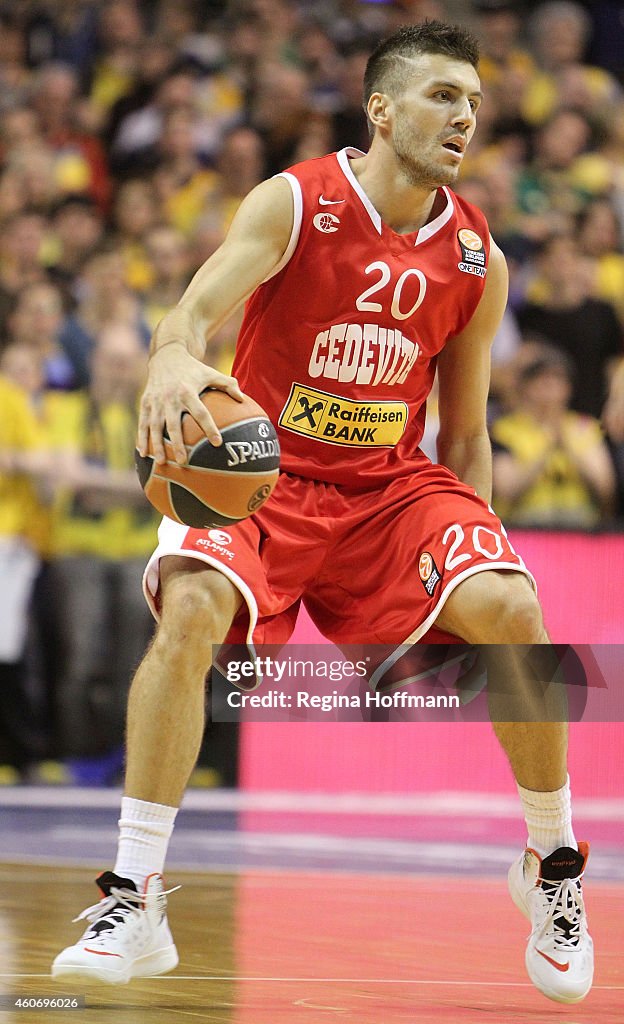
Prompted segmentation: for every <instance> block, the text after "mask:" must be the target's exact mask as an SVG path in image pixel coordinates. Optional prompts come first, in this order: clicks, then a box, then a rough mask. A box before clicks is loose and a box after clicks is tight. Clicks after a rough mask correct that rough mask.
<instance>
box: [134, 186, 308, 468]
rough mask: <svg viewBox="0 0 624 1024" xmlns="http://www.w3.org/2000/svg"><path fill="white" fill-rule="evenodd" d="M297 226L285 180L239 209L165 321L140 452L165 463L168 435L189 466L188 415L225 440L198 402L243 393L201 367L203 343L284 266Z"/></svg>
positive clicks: (157, 339) (153, 360) (158, 334)
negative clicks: (213, 393) (211, 391)
mask: <svg viewBox="0 0 624 1024" xmlns="http://www.w3.org/2000/svg"><path fill="white" fill-rule="evenodd" d="M293 218H294V204H293V198H292V190H291V188H290V185H289V184H288V182H287V181H286V180H285V179H284V178H270V179H269V180H268V181H264V182H262V184H260V185H258V186H257V187H256V188H255V189H253V191H252V192H250V193H249V195H248V196H246V198H245V199H244V200H243V202H242V203H241V205H240V207H239V209H238V211H237V213H236V216H235V217H234V220H233V221H232V225H231V227H230V230H229V232H228V234H227V237H226V239H225V241H224V242H223V244H222V245H221V246H220V247H219V248H218V249H217V251H216V252H214V253H213V254H212V256H211V257H210V258H209V259H208V260H206V262H205V263H204V264H203V266H201V267H200V269H199V270H198V271H197V273H196V274H195V276H194V278H193V280H192V281H191V283H190V284H189V286H188V288H187V289H186V291H185V293H184V295H183V296H182V298H181V299H180V301H179V303H178V305H177V306H175V307H174V308H173V309H172V310H170V311H169V313H167V314H166V316H165V317H164V318H163V319H162V320H161V322H160V323H159V325H158V327H157V328H156V331H155V332H154V336H153V338H152V342H151V346H150V359H149V366H148V378H147V383H146V386H145V390H144V392H143V396H142V399H141V408H140V413H139V428H138V436H137V447H138V449H139V451H140V453H141V454H142V455H145V454H147V451H148V446H151V451H152V453H153V455H154V457H155V459H156V462H164V461H165V451H164V446H163V430H164V428H165V427H166V428H167V432H168V434H169V437H170V438H171V442H172V445H173V449H174V452H175V457H176V461H177V462H178V463H180V464H181V465H182V464H183V463H185V462H186V449H185V447H184V443H183V440H182V429H181V417H182V413H183V412H189V413H190V414H191V416H192V417H193V418H194V419H195V420H196V421H197V423H198V424H199V426H200V427H201V428H202V430H203V431H204V433H205V434H206V436H207V437H208V439H209V440H210V441H211V442H212V444H220V443H221V437H220V434H219V431H218V430H217V428H216V426H215V423H214V420H213V419H212V416H211V415H210V413H209V412H208V411H207V409H206V408H205V406H204V405H203V403H202V402H201V401H200V400H199V397H198V396H199V393H200V392H201V391H203V390H204V388H207V387H211V388H217V389H219V390H220V391H226V392H227V393H228V394H229V395H231V396H232V398H237V399H240V397H241V393H240V390H239V387H238V384H237V382H236V381H235V380H234V378H233V377H228V376H226V375H225V374H223V373H219V371H218V370H215V369H214V368H212V367H210V366H207V365H206V364H205V363H204V362H203V358H204V352H205V348H206V342H207V341H208V340H209V339H210V338H211V337H212V335H213V334H214V333H215V332H216V331H217V330H218V329H219V327H220V326H221V325H222V324H223V323H224V322H225V321H226V320H227V319H228V317H229V316H231V315H232V313H234V311H235V310H236V309H238V307H239V306H240V305H242V303H243V302H245V300H246V299H247V298H249V296H250V295H251V294H252V292H254V291H255V289H256V288H257V287H258V285H259V284H261V283H262V281H264V280H265V279H266V278H267V277H268V276H269V275H270V274H271V272H272V271H273V270H275V268H276V266H277V265H278V263H279V262H280V260H281V258H282V256H283V255H284V253H285V251H286V248H287V246H288V243H289V241H290V237H291V233H292V227H293Z"/></svg>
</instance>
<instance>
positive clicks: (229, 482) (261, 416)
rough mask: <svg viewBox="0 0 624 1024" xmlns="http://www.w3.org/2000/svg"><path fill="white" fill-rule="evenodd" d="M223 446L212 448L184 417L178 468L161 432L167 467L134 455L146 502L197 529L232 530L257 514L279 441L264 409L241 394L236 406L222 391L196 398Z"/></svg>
mask: <svg viewBox="0 0 624 1024" xmlns="http://www.w3.org/2000/svg"><path fill="white" fill-rule="evenodd" d="M200 397H201V400H202V402H203V403H204V405H205V406H206V408H207V409H208V411H209V412H210V414H211V416H212V418H213V419H214V421H215V423H216V425H217V427H218V428H219V431H220V432H221V436H222V438H223V444H221V445H219V446H218V447H215V446H214V445H212V444H211V443H210V441H209V440H208V438H207V437H206V436H205V434H204V433H203V432H202V430H201V429H200V427H199V426H198V424H197V423H196V422H195V420H194V419H193V418H192V416H190V415H189V414H188V413H184V414H183V416H182V436H183V438H184V443H185V445H186V448H187V452H188V461H187V464H186V465H185V466H179V465H178V463H177V462H176V461H175V458H174V455H173V448H172V446H171V442H170V440H169V438H168V436H167V434H166V433H165V435H164V437H165V452H166V455H167V462H165V463H164V464H163V465H160V466H159V465H157V464H156V462H155V461H154V459H153V457H152V456H151V455H149V454H148V455H146V456H141V455H140V454H139V452H138V451H137V452H135V461H136V467H137V472H138V474H139V480H140V481H141V486H142V487H143V490H144V491H145V494H146V495H147V497H148V498H149V500H150V502H151V503H152V505H153V506H154V508H156V509H157V510H158V511H159V512H161V513H162V514H163V515H164V516H168V517H169V519H174V520H176V521H177V522H178V523H185V524H186V525H187V526H194V527H196V528H197V529H202V528H203V527H211V526H232V525H233V524H234V523H238V522H239V521H240V520H241V519H246V518H247V516H250V515H251V514H252V513H253V512H257V510H258V509H259V508H260V506H261V505H263V504H264V502H265V501H266V500H267V498H268V497H269V495H270V494H271V491H272V490H273V488H274V487H275V484H276V483H277V477H278V473H279V457H280V449H279V441H278V440H277V434H276V432H275V427H274V426H273V424H272V423H271V421H270V420H269V418H268V416H267V414H266V413H265V411H264V409H262V407H261V406H259V405H258V403H257V402H254V400H253V399H252V398H249V397H248V396H247V395H245V400H244V401H243V402H237V401H235V400H234V399H233V398H230V396H229V395H226V394H225V392H223V391H216V390H214V389H207V390H206V391H204V392H202V394H201V395H200Z"/></svg>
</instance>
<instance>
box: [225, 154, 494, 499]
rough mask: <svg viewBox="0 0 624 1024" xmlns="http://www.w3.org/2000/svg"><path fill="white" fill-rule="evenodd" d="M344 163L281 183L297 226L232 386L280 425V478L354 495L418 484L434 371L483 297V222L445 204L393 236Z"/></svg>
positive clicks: (255, 306)
mask: <svg viewBox="0 0 624 1024" xmlns="http://www.w3.org/2000/svg"><path fill="white" fill-rule="evenodd" d="M361 155H362V154H361V153H359V152H358V151H357V150H342V151H341V152H339V153H332V154H330V155H329V156H325V157H321V158H320V159H317V160H308V161H305V162H304V163H301V164H297V165H296V166H294V167H292V168H290V170H288V171H285V172H284V175H283V176H284V177H285V178H286V179H287V180H288V182H289V183H290V185H291V188H292V191H293V199H294V210H295V217H294V226H293V231H292V235H291V238H290V242H289V245H288V247H287V250H286V252H285V253H284V256H283V258H282V260H281V262H280V264H279V265H278V267H277V268H276V269H275V271H274V272H273V274H272V275H271V277H270V278H268V279H267V280H266V281H265V282H264V283H263V284H261V285H260V286H259V287H258V288H257V289H256V291H255V292H254V294H253V295H252V296H251V297H250V299H249V301H248V303H247V306H246V309H245V316H244V320H243V324H242V328H241V333H240V337H239V340H238V346H237V352H236V359H235V362H234V371H233V372H234V374H235V375H236V376H237V378H238V380H239V383H240V385H241V388H242V389H243V391H245V392H247V393H248V394H249V395H251V396H252V397H253V398H255V399H256V401H257V402H259V403H260V404H261V405H262V406H263V407H264V409H266V411H267V413H268V415H269V417H270V419H271V420H272V421H273V422H274V423H275V424H276V425H277V427H278V433H279V438H280V444H281V448H282V459H281V467H282V469H284V470H286V471H287V472H290V473H296V474H298V475H299V476H304V477H311V478H313V479H317V480H324V481H327V482H329V483H338V484H344V485H348V486H365V487H366V486H377V485H379V484H383V483H384V482H387V481H388V480H389V479H391V478H393V477H395V476H397V475H403V474H405V473H409V472H412V471H413V470H414V469H415V468H416V467H417V465H418V462H419V460H420V459H422V458H424V456H422V454H420V453H419V450H418V445H419V443H420V439H421V437H422V432H423V427H424V420H425V402H426V399H427V396H428V394H429V392H430V390H431V385H432V383H433V378H434V374H435V365H436V357H437V355H438V353H439V352H440V350H441V349H442V348H443V347H444V344H445V342H446V341H447V339H448V338H451V337H453V336H454V335H456V334H457V333H458V332H459V331H461V330H462V329H463V328H464V327H465V326H466V324H467V323H468V321H469V320H470V318H471V317H472V315H473V313H474V311H475V309H476V307H477V305H478V303H479V300H480V298H481V295H482V293H483V288H484V283H485V282H484V278H485V274H486V272H487V260H488V254H489V231H488V227H487V223H486V220H485V217H484V216H483V214H482V213H481V212H480V211H479V210H477V209H476V208H475V207H474V206H472V205H471V204H470V203H467V202H465V201H464V200H462V199H460V198H459V197H458V196H456V195H454V193H452V192H451V191H450V190H449V189H447V188H441V189H439V190H438V198H437V202H436V206H435V210H436V211H437V210H438V209H440V210H441V212H439V213H437V216H435V219H433V220H432V221H431V222H430V223H428V224H426V225H425V226H424V227H422V228H420V230H419V231H417V232H412V233H410V234H404V235H400V234H397V233H396V232H394V231H392V229H391V228H389V227H388V226H387V224H384V223H383V222H382V220H381V217H380V215H379V214H378V212H377V210H376V209H375V208H374V207H373V205H372V203H371V202H370V200H369V199H368V197H367V196H366V194H365V192H364V191H363V189H362V188H361V187H360V185H359V183H358V181H357V179H356V177H355V175H354V174H353V172H352V170H351V167H350V163H349V157H350V156H361Z"/></svg>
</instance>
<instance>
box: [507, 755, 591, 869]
mask: <svg viewBox="0 0 624 1024" xmlns="http://www.w3.org/2000/svg"><path fill="white" fill-rule="evenodd" d="M518 793H519V794H520V800H521V801H522V810H523V811H524V819H525V821H526V823H527V828H528V830H529V838H528V841H527V846H530V847H531V849H533V850H535V852H536V853H539V855H540V857H547V856H548V855H549V854H550V853H553V851H554V850H558V849H559V848H560V847H561V846H570V847H571V848H572V849H573V850H578V846H577V842H576V839H575V838H574V832H573V830H572V807H571V802H570V776H569V775H568V776H567V778H566V783H565V786H562V787H561V789H556V790H554V791H553V792H551V793H537V792H534V791H533V790H532V789H523V788H522V786H518Z"/></svg>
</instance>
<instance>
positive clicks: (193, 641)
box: [52, 556, 242, 984]
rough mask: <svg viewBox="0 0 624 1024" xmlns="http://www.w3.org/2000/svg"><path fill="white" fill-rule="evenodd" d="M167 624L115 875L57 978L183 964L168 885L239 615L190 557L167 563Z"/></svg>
mask: <svg viewBox="0 0 624 1024" xmlns="http://www.w3.org/2000/svg"><path fill="white" fill-rule="evenodd" d="M160 573H161V576H160V578H161V620H160V624H159V627H158V630H157V633H156V637H155V639H154V642H153V644H152V646H151V647H150V649H149V651H148V652H147V654H146V656H145V658H144V659H143V662H142V663H141V665H140V666H139V669H138V670H137V673H136V676H135V678H134V681H133V683H132V686H131V689H130V695H129V702H128V734H127V772H126V786H125V793H126V795H125V796H124V799H123V801H122V811H121V819H120V841H119V849H118V855H117V861H116V864H115V869H114V871H112V872H110V871H109V872H105V873H104V874H103V875H101V876H100V878H98V885H99V887H100V890H101V892H102V895H103V899H102V900H101V901H100V903H98V904H95V905H94V906H93V907H90V908H88V909H87V910H86V911H84V913H83V915H81V916H82V917H87V919H88V920H89V921H90V922H91V923H90V925H89V927H88V928H87V930H86V932H85V933H84V935H83V936H82V937H81V939H80V940H79V941H78V942H77V943H76V944H75V945H73V946H70V947H68V948H67V949H65V950H63V952H62V953H60V954H59V956H58V957H57V958H56V960H55V961H54V965H53V967H52V973H53V975H55V976H61V975H63V976H65V975H74V976H76V975H78V976H80V977H83V978H84V977H87V978H91V979H93V980H98V981H107V982H110V983H112V984H120V983H124V982H127V981H129V980H130V979H131V978H134V977H144V976H147V975H154V974H160V973H163V972H164V971H168V970H171V969H172V968H173V967H175V966H176V964H177V962H178V956H177V951H176V948H175V945H174V944H173V939H172V937H171V933H170V931H169V927H168V924H167V918H166V897H165V894H164V885H163V879H162V874H161V872H162V870H163V866H164V860H165V855H166V851H167V845H168V842H169V837H170V835H171V832H172V829H173V823H174V820H175V815H176V813H177V808H178V805H179V803H180V801H181V799H182V795H183V793H184V789H185V787H186V784H187V782H188V779H189V776H190V774H191V771H192V770H193V767H194V765H195V761H196V759H197V755H198V752H199V747H200V743H201V738H202V734H203V729H204V701H205V677H206V673H207V671H208V669H209V667H210V663H211V660H212V647H213V645H218V644H220V643H221V642H222V641H223V640H224V639H225V636H226V635H227V632H228V630H229V627H230V625H231V623H232V620H233V619H234V616H235V614H236V612H237V610H238V608H239V606H240V603H241V601H242V598H241V596H240V593H239V591H238V590H237V589H236V587H235V586H234V584H233V583H231V582H230V581H229V580H228V579H227V578H226V577H225V576H224V575H222V574H221V573H220V572H218V571H215V570H214V569H211V568H210V567H208V566H206V565H205V564H204V563H202V562H200V561H196V560H194V559H191V558H188V557H177V556H168V557H166V558H163V559H162V560H161V567H160Z"/></svg>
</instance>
